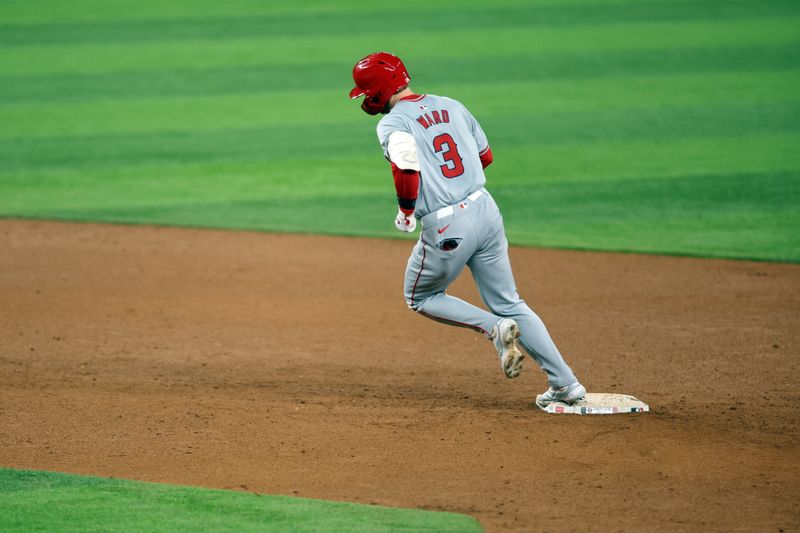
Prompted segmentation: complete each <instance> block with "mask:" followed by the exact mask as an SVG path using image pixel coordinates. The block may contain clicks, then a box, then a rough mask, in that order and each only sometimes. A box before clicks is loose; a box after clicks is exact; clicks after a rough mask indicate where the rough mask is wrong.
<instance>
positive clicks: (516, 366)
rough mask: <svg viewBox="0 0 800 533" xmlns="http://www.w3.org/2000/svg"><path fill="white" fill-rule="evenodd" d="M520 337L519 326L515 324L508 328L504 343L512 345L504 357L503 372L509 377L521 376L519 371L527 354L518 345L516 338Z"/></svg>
mask: <svg viewBox="0 0 800 533" xmlns="http://www.w3.org/2000/svg"><path fill="white" fill-rule="evenodd" d="M518 338H519V326H517V325H516V324H514V325H512V326H511V327H510V328H508V330H507V331H506V336H505V338H503V339H502V340H503V344H505V345H510V346H509V348H508V350H507V351H506V353H505V357H504V358H503V372H504V373H505V375H506V377H507V378H509V379H513V378H515V377H517V376H519V372H520V370H521V369H522V362H523V361H524V360H525V356H524V355H523V353H522V352H521V351H519V348H517V345H516V340H517V339H518Z"/></svg>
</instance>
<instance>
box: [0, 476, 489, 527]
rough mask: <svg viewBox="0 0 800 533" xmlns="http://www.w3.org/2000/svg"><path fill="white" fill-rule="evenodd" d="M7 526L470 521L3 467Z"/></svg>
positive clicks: (0, 517) (0, 515) (1, 510)
mask: <svg viewBox="0 0 800 533" xmlns="http://www.w3.org/2000/svg"><path fill="white" fill-rule="evenodd" d="M0 530H3V531H50V532H57V531H85V532H90V531H109V532H111V531H153V532H155V531H165V532H167V531H169V532H172V531H297V532H306V531H307V532H317V531H347V532H359V531H363V532H370V533H371V532H383V531H385V532H390V531H398V532H400V531H443V532H444V531H450V532H465V533H466V532H479V531H482V529H481V527H480V525H479V524H478V522H477V521H475V520H474V519H473V518H470V517H468V516H463V515H456V514H451V513H439V512H430V511H419V510H410V509H391V508H387V507H379V506H375V505H359V504H353V503H334V502H326V501H321V500H311V499H306V498H291V497H288V496H264V495H259V494H252V493H243V492H234V491H227V490H210V489H198V488H191V487H179V486H172V485H161V484H156V483H143V482H137V481H125V480H119V479H105V478H98V477H87V476H76V475H67V474H56V473H51V472H41V471H33V470H15V469H8V468H0Z"/></svg>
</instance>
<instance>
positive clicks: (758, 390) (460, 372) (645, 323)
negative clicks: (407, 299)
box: [0, 220, 800, 531]
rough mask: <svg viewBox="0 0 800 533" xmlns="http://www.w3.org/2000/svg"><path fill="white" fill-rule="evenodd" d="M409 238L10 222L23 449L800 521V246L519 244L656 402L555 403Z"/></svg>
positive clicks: (441, 496)
mask: <svg viewBox="0 0 800 533" xmlns="http://www.w3.org/2000/svg"><path fill="white" fill-rule="evenodd" d="M410 246H411V244H410V243H408V242H402V241H394V242H392V241H382V240H371V239H349V238H329V237H310V236H288V235H270V234H260V233H248V232H224V231H203V230H190V229H172V228H152V227H124V226H103V225H91V224H62V223H50V222H34V221H15V220H0V295H1V298H0V301H2V303H1V304H0V336H1V338H2V347H1V348H0V466H10V467H18V468H35V469H45V470H55V471H63V472H72V473H82V474H92V475H100V476H114V477H124V478H132V479H140V480H147V481H158V482H166V483H177V484H186V485H199V486H206V487H219V488H232V489H238V490H248V491H255V492H264V493H280V494H289V495H300V496H305V497H313V498H326V499H334V500H347V501H354V502H363V503H377V504H381V505H390V506H401V507H418V508H427V509H436V510H447V511H453V512H460V513H467V514H470V515H472V516H475V517H476V518H478V520H480V522H481V523H482V524H483V525H484V527H485V528H486V529H487V531H567V530H580V531H586V530H594V531H617V530H624V531H644V530H653V531H659V530H661V531H665V530H669V531H696V530H698V529H701V528H702V529H705V530H717V531H779V530H781V529H783V530H786V531H790V530H797V529H798V527H800V504H799V503H798V500H797V494H798V492H800V459H798V457H799V456H798V437H799V436H800V432H799V431H798V427H800V425H799V424H798V420H797V409H798V407H800V392H798V385H800V373H799V372H798V354H800V322H799V321H798V317H800V266H797V265H781V264H763V263H752V262H733V261H716V260H698V259H686V258H668V257H654V256H638V255H624V254H597V253H581V252H565V251H547V250H531V249H513V250H512V255H511V257H512V263H513V265H514V268H515V271H516V274H517V283H518V285H519V288H520V292H521V293H522V294H523V296H524V297H526V299H527V301H528V302H529V303H530V304H531V306H532V307H533V308H534V309H535V310H536V311H537V312H538V313H539V315H540V316H541V317H542V318H543V319H544V321H545V323H546V324H547V325H548V327H549V329H550V331H551V333H552V335H553V337H554V339H555V340H556V343H557V344H558V345H559V346H560V347H561V349H562V351H563V352H564V353H565V354H566V356H567V359H568V361H569V362H570V364H571V365H572V367H573V369H574V370H575V372H576V373H577V374H578V376H579V377H580V378H581V380H582V381H583V382H584V383H585V384H586V386H587V388H588V389H589V390H590V391H594V392H621V393H630V394H635V395H637V396H638V397H640V398H641V399H643V400H645V401H647V402H648V403H650V406H651V409H652V410H653V412H651V413H648V414H645V415H630V416H628V415H626V416H612V417H602V416H601V417H579V416H566V415H562V416H558V415H546V414H544V413H542V412H540V411H538V410H536V409H534V408H533V407H532V400H533V398H534V397H535V395H536V393H538V392H541V390H543V389H544V388H545V386H546V384H545V379H544V375H543V374H542V373H541V372H540V371H539V370H538V369H537V368H535V366H534V365H533V364H532V361H530V360H529V361H527V362H526V366H525V367H524V368H523V375H522V376H521V377H520V378H519V379H517V380H507V379H505V377H503V374H502V372H501V370H500V367H499V365H498V363H497V360H496V355H495V354H494V352H493V349H492V347H491V345H490V344H489V343H488V342H487V341H486V340H484V339H483V338H482V337H481V336H479V335H478V334H476V333H473V332H471V331H467V330H462V329H456V328H450V327H446V326H443V325H440V324H437V323H434V322H432V321H428V320H426V319H424V318H422V317H420V316H417V315H415V314H414V313H412V312H410V311H409V310H407V309H406V307H405V304H404V302H403V299H402V291H401V287H402V277H403V270H404V267H405V262H406V257H407V255H408V252H409V250H410ZM452 292H453V293H454V294H458V295H461V296H464V297H466V298H468V299H471V300H473V301H475V302H477V301H478V299H477V296H476V293H475V291H474V289H473V288H472V283H471V279H470V278H469V275H468V274H467V275H465V276H462V279H461V280H459V282H458V283H457V284H456V286H455V287H454V290H453V291H452Z"/></svg>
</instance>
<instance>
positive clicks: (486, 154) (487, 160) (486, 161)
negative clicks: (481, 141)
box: [479, 146, 494, 168]
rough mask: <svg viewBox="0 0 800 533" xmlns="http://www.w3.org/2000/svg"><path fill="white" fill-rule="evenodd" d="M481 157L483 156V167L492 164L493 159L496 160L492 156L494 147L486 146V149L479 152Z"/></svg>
mask: <svg viewBox="0 0 800 533" xmlns="http://www.w3.org/2000/svg"><path fill="white" fill-rule="evenodd" d="M479 157H480V158H481V165H483V168H486V167H488V166H489V165H491V164H492V161H494V157H493V156H492V149H491V148H489V147H488V146H487V147H486V150H484V151H483V152H481V153H480V154H479Z"/></svg>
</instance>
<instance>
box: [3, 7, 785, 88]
mask: <svg viewBox="0 0 800 533" xmlns="http://www.w3.org/2000/svg"><path fill="white" fill-rule="evenodd" d="M798 26H800V17H780V18H766V19H743V20H735V21H725V20H707V21H695V20H684V21H674V22H657V23H653V22H639V23H627V24H603V25H597V24H593V25H589V26H569V27H566V28H563V27H541V28H538V27H537V28H532V27H521V28H505V29H504V30H503V31H502V32H499V33H498V32H497V31H495V30H494V29H488V28H469V29H463V28H461V27H457V26H456V27H450V26H448V27H446V28H440V29H438V30H437V31H435V32H430V31H417V30H416V29H414V28H409V31H407V32H404V40H403V42H402V43H395V44H394V47H395V48H393V49H395V51H396V52H398V53H402V54H403V56H404V57H408V58H409V61H412V60H413V61H414V62H415V63H416V61H419V60H422V59H436V60H438V61H447V60H449V59H450V58H462V59H463V58H468V59H472V60H473V61H478V62H483V61H485V60H486V59H493V58H495V57H497V56H502V55H512V56H519V55H522V54H544V53H565V52H571V53H575V52H592V53H599V52H611V51H624V50H642V49H647V50H653V49H680V48H698V47H714V48H717V47H723V46H727V47H731V46H732V47H743V46H775V45H788V44H796V43H798V42H800V34H799V33H798V31H797V28H798ZM386 44H387V43H386V41H385V35H384V34H383V33H360V34H359V35H358V36H357V37H355V38H354V37H353V36H352V35H336V36H329V37H326V38H325V46H320V39H319V37H317V36H316V35H313V36H273V35H269V36H262V37H259V38H242V37H235V38H233V37H232V38H228V39H225V40H222V41H221V40H219V39H208V38H206V39H196V40H177V41H176V40H169V36H168V35H164V40H162V41H157V42H144V43H142V42H133V43H111V44H108V43H104V44H73V45H69V46H52V45H30V46H5V47H2V46H0V72H2V73H3V76H4V77H11V76H31V75H45V74H61V73H73V74H74V73H81V74H100V73H109V72H120V71H153V70H172V69H179V70H186V69H207V68H219V67H228V66H237V67H263V68H270V67H272V66H276V65H290V66H298V65H304V64H311V65H316V64H319V63H326V62H334V63H335V62H338V61H340V60H341V58H343V57H361V56H362V55H364V54H365V53H366V52H367V51H370V50H373V49H379V48H383V47H385V46H386Z"/></svg>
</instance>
